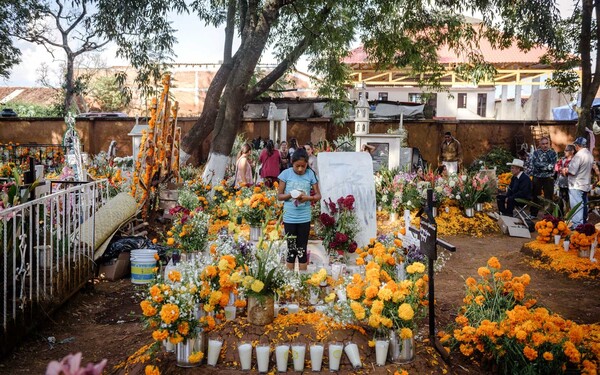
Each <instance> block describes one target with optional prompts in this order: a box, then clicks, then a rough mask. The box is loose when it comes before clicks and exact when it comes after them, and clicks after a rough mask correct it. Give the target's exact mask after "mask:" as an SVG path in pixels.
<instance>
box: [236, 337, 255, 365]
mask: <svg viewBox="0 0 600 375" xmlns="http://www.w3.org/2000/svg"><path fill="white" fill-rule="evenodd" d="M238 354H239V355H240V366H242V370H250V368H251V367H252V344H250V343H247V342H242V343H240V344H239V345H238Z"/></svg>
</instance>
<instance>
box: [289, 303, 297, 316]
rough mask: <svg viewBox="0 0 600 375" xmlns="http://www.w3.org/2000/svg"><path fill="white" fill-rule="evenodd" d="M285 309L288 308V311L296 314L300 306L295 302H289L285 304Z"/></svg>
mask: <svg viewBox="0 0 600 375" xmlns="http://www.w3.org/2000/svg"><path fill="white" fill-rule="evenodd" d="M287 309H288V313H290V314H297V313H298V311H299V310H300V306H298V304H297V303H289V304H288V305H287Z"/></svg>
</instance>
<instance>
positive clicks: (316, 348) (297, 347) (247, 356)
mask: <svg viewBox="0 0 600 375" xmlns="http://www.w3.org/2000/svg"><path fill="white" fill-rule="evenodd" d="M382 342H383V343H384V344H382V345H381V347H380V343H379V341H377V342H376V350H378V352H377V355H376V357H377V364H378V365H380V366H382V365H384V364H385V360H386V358H387V349H388V345H389V342H388V341H382ZM386 344H387V345H386ZM222 346H223V341H222V340H221V339H219V338H211V339H209V340H208V353H207V356H206V362H207V364H208V365H209V366H216V365H217V361H218V359H219V355H220V354H221V348H222ZM254 349H255V352H256V362H257V367H258V372H261V373H264V372H269V357H270V355H271V347H270V345H269V344H258V345H256V347H255V348H254ZM290 349H291V353H292V361H293V364H294V371H304V362H305V356H306V344H301V343H293V344H287V343H282V344H278V345H277V346H275V361H276V365H277V371H278V372H287V370H288V363H289V354H290ZM383 350H385V352H383ZM379 351H381V353H379ZM309 352H310V360H311V369H312V371H321V364H322V362H323V354H324V352H325V344H323V343H314V344H311V345H310V346H309ZM342 353H346V355H347V356H348V359H349V360H350V363H351V364H352V367H354V368H360V367H362V362H361V360H360V354H359V351H358V345H356V344H355V343H353V342H348V343H346V344H345V345H344V344H343V343H341V342H330V343H329V344H328V354H329V370H330V371H338V370H339V369H340V362H341V359H342ZM238 354H239V359H240V366H241V368H242V370H250V369H251V367H252V344H251V343H249V342H241V343H240V344H239V345H238ZM380 357H381V358H380ZM380 359H381V361H380ZM380 362H381V364H380Z"/></svg>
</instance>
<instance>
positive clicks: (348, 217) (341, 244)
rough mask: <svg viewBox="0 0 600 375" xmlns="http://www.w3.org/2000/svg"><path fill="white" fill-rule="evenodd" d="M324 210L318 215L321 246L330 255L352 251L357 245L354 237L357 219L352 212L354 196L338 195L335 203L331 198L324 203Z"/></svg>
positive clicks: (356, 230)
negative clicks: (321, 239)
mask: <svg viewBox="0 0 600 375" xmlns="http://www.w3.org/2000/svg"><path fill="white" fill-rule="evenodd" d="M324 207H325V211H326V212H323V213H322V214H321V215H320V216H319V222H320V227H319V230H318V232H317V233H318V235H319V236H320V237H322V238H323V246H325V248H326V249H327V250H328V252H329V254H330V255H332V256H338V255H343V254H344V253H345V252H348V253H353V252H355V251H356V248H357V247H358V245H357V244H356V241H354V237H355V236H356V234H357V233H358V229H359V228H358V219H357V217H356V213H355V212H354V196H352V195H348V196H346V197H340V198H339V199H338V200H337V202H336V203H334V202H333V201H332V200H331V198H329V202H325V204H324Z"/></svg>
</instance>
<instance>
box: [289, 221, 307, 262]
mask: <svg viewBox="0 0 600 375" xmlns="http://www.w3.org/2000/svg"><path fill="white" fill-rule="evenodd" d="M283 228H284V229H285V234H287V235H288V236H289V237H288V240H287V245H288V253H287V258H286V262H288V263H295V262H296V258H298V262H299V263H306V262H307V260H308V254H307V252H306V246H307V245H308V235H309V233H310V221H309V222H306V223H299V224H291V223H283Z"/></svg>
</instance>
